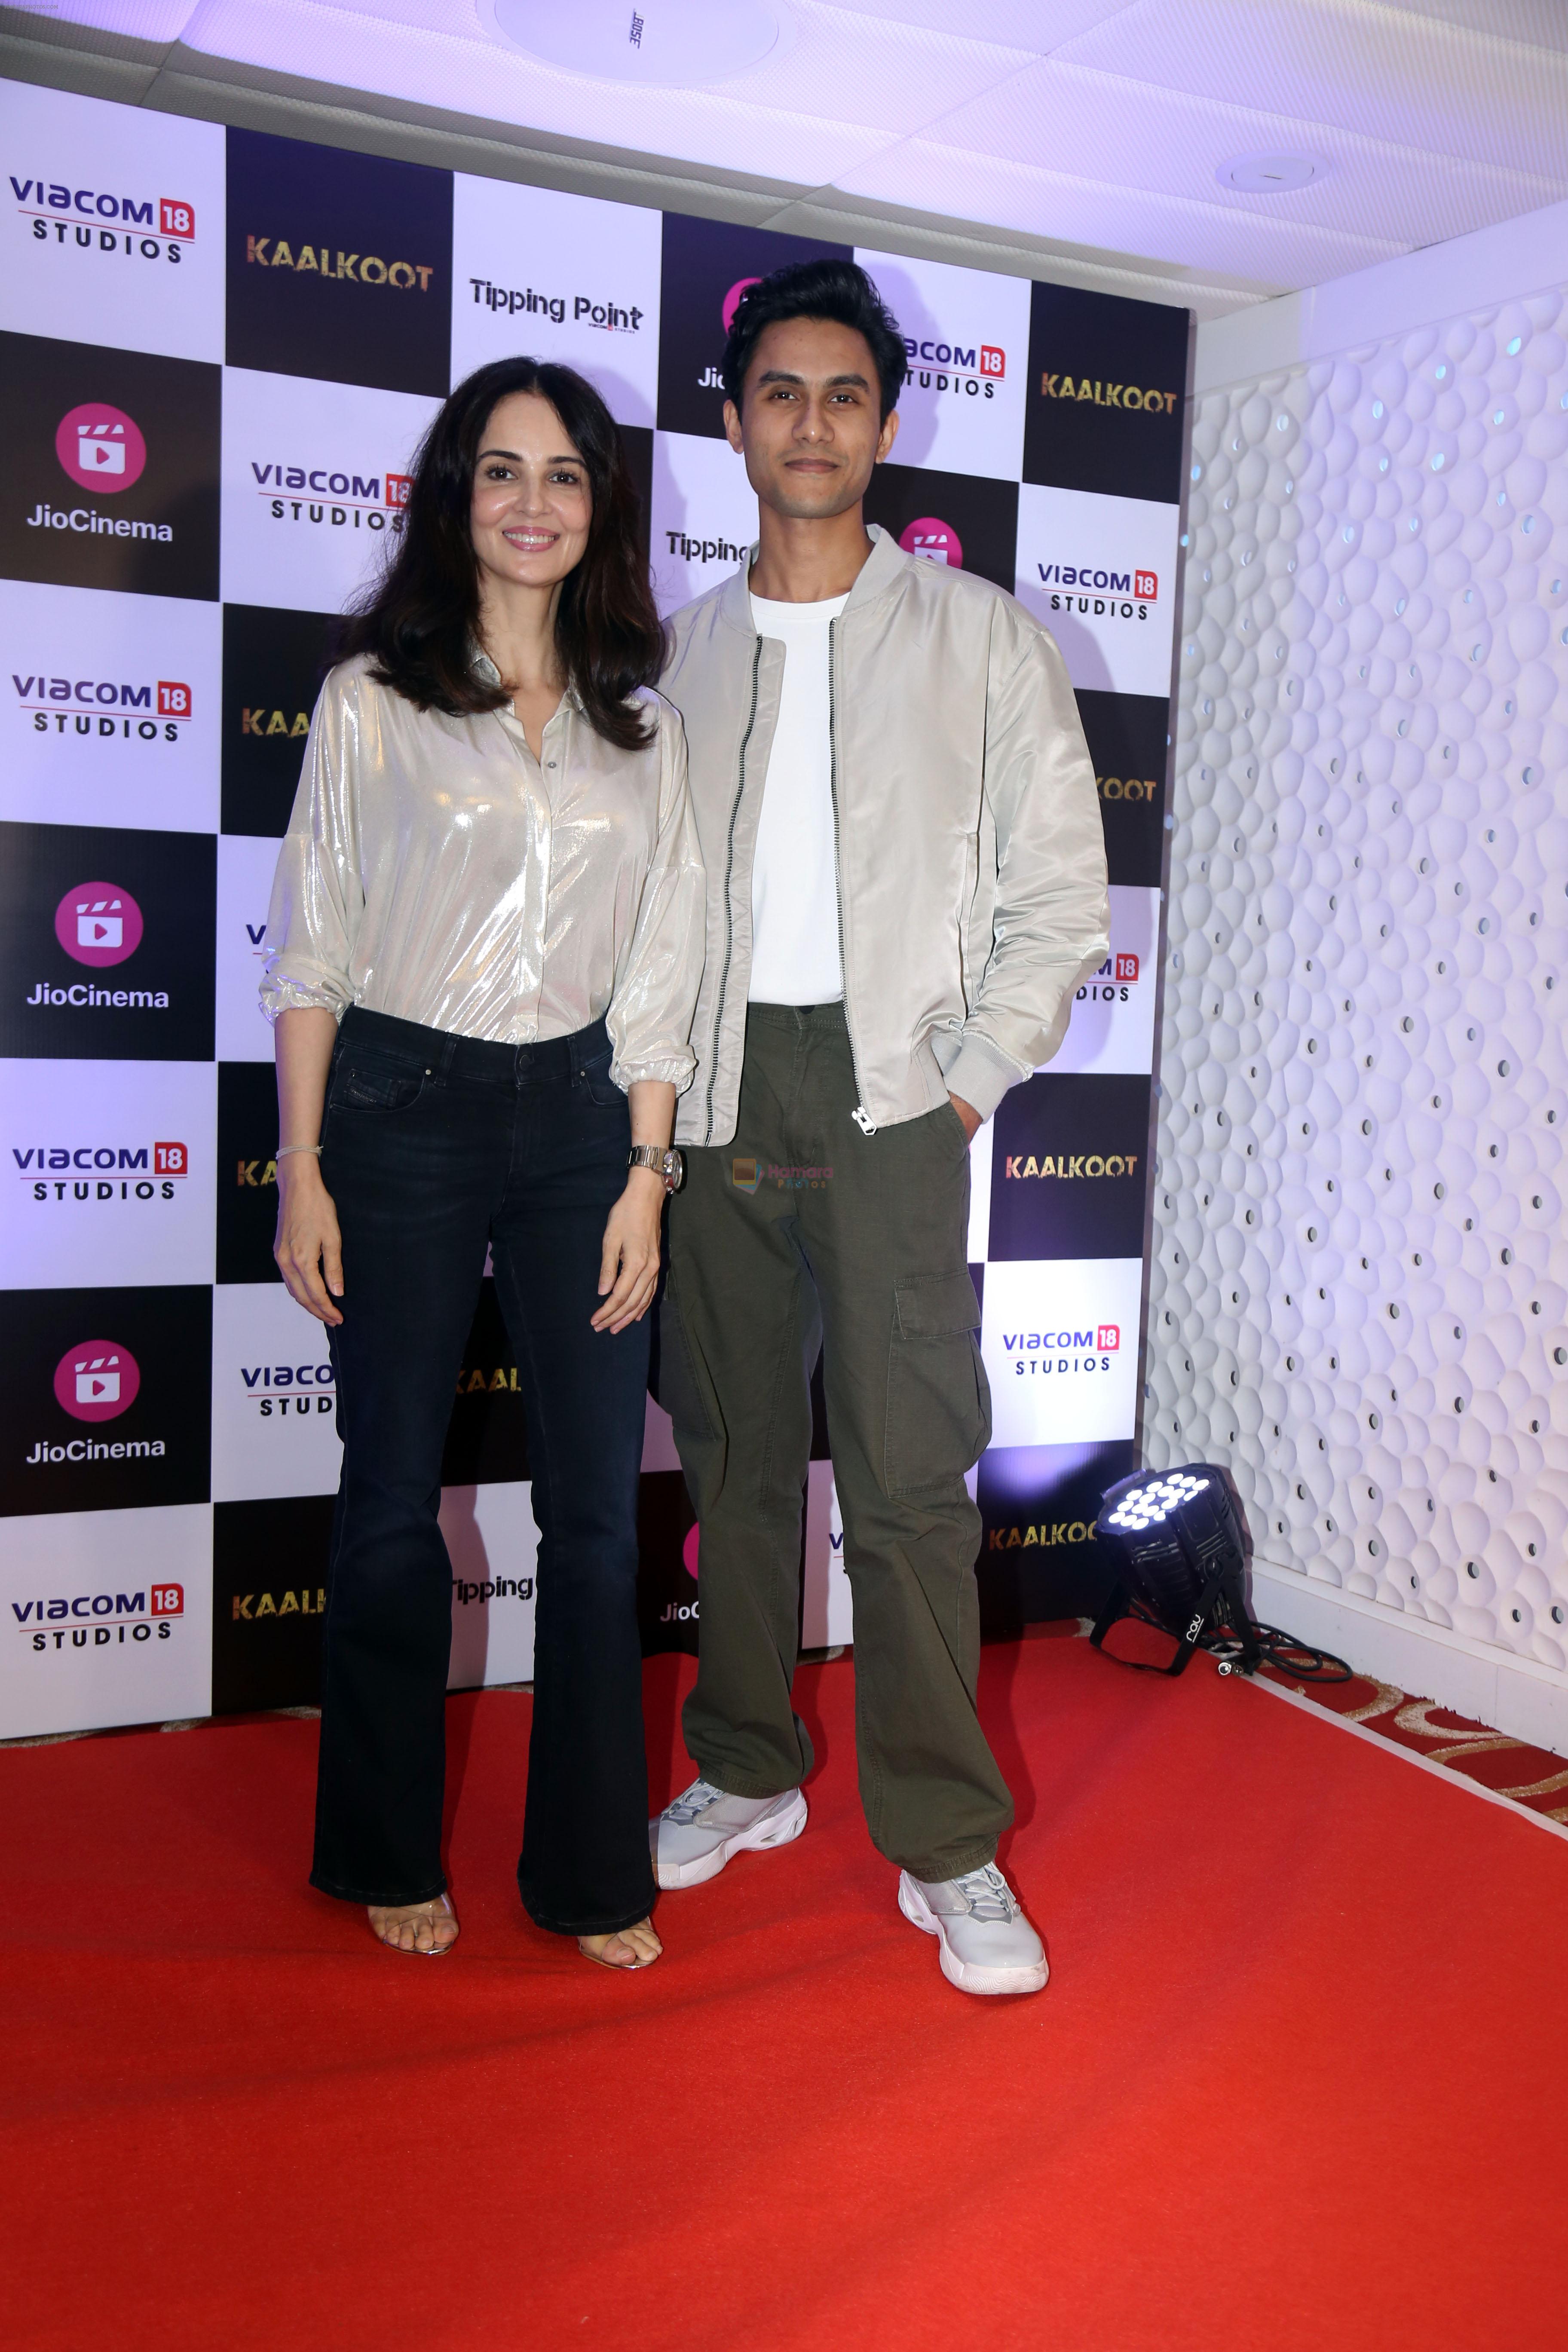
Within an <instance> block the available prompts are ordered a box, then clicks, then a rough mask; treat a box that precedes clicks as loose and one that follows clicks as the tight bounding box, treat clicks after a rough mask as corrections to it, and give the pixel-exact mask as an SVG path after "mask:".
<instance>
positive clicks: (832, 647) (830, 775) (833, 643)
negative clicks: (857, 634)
mask: <svg viewBox="0 0 1568 2352" xmlns="http://www.w3.org/2000/svg"><path fill="white" fill-rule="evenodd" d="M837 635H838V624H837V621H829V623H828V624H827V791H828V797H829V798H830V800H831V801H832V803H833V899H834V905H835V908H836V909H837V915H838V974H839V978H840V979H841V980H842V981H843V982H844V1027H845V1030H846V1033H847V1035H848V1039H849V1067H850V1070H851V1071H852V1072H853V1074H854V1078H855V1092H856V1093H857V1095H858V1093H859V1091H860V1069H859V1065H858V1061H857V1060H856V1055H855V1029H854V1024H852V1022H851V1021H850V1018H849V965H848V962H847V959H846V957H845V953H844V873H843V868H842V866H841V865H840V862H839V855H838V699H837ZM849 1116H850V1118H852V1119H853V1120H854V1122H855V1124H856V1126H857V1127H858V1129H859V1130H860V1132H861V1134H862V1135H875V1134H876V1132H877V1122H876V1120H875V1119H874V1118H872V1116H871V1114H870V1112H869V1111H868V1109H867V1108H866V1106H865V1104H864V1103H863V1102H857V1104H856V1106H855V1108H854V1109H853V1110H852V1111H851V1112H850V1114H849Z"/></svg>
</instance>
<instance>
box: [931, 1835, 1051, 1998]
mask: <svg viewBox="0 0 1568 2352" xmlns="http://www.w3.org/2000/svg"><path fill="white" fill-rule="evenodd" d="M899 1908H900V1911H901V1912H902V1913H903V1915H904V1916H905V1918H906V1919H909V1920H911V1921H912V1922H913V1924H914V1925H915V1926H916V1927H922V1928H923V1929H924V1930H925V1932H926V1934H927V1935H928V1936H934V1937H936V1938H937V1941H938V1943H939V1944H940V1946H941V1948H942V1949H941V1959H942V1975H943V1976H944V1977H945V1978H946V1979H947V1980H948V1982H949V1984H955V1985H956V1986H957V1987H958V1989H959V1990H960V1992H1038V1991H1040V1990H1041V1989H1042V1988H1043V1986H1044V1984H1045V1981H1046V1979H1047V1977H1048V1976H1049V1974H1050V1970H1049V1969H1048V1968H1047V1965H1046V1948H1045V1946H1044V1945H1043V1944H1042V1943H1041V1941H1040V1939H1039V1937H1038V1936H1037V1935H1036V1933H1035V1931H1034V1929H1033V1928H1032V1927H1030V1925H1029V1923H1028V1921H1027V1920H1026V1918H1025V1916H1024V1914H1023V1912H1022V1911H1021V1910H1020V1908H1019V1906H1018V1898H1017V1896H1016V1895H1015V1894H1014V1892H1013V1890H1012V1888H1011V1887H1010V1886H1009V1885H1008V1884H1007V1882H1006V1880H1005V1878H1004V1877H1003V1875H1002V1874H1001V1872H1000V1871H999V1870H998V1869H997V1867H996V1864H994V1862H988V1863H987V1864H985V1867H984V1869H983V1870H966V1871H965V1872H964V1874H963V1877H962V1878H943V1879H939V1880H937V1881H936V1882H935V1883H934V1884H928V1883H927V1881H926V1880H924V1879H921V1878H911V1877H910V1874H909V1872H908V1871H907V1870H901V1871H900V1873H899Z"/></svg>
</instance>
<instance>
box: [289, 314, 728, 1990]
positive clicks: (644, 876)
mask: <svg viewBox="0 0 1568 2352" xmlns="http://www.w3.org/2000/svg"><path fill="white" fill-rule="evenodd" d="M636 521H637V493H636V490H635V488H633V485H632V482H631V478H630V476H629V474H628V473H627V470H626V462H625V459H624V457H623V456H622V453H621V446H620V440H619V436H618V435H617V434H616V427H615V425H614V423H613V421H612V419H611V417H610V415H609V412H608V410H607V409H606V408H605V404H604V403H603V401H602V400H601V399H600V398H599V396H598V394H596V393H595V391H594V390H593V388H592V386H591V385H589V384H587V383H584V380H583V378H582V377H581V376H579V375H576V374H574V373H573V372H572V370H571V369H569V368H564V367H556V366H552V365H542V364H535V362H532V361H531V360H509V361H500V362H497V363H496V364H494V365H493V366H490V367H486V368H481V369H480V370H479V372H478V373H477V374H475V375H472V376H470V377H469V378H468V382H467V383H464V384H461V385H460V386H459V387H458V390H457V391H456V392H455V393H453V394H452V396H451V398H450V399H449V400H448V401H447V404H446V405H445V407H444V408H443V409H442V410H441V412H440V414H439V415H438V416H437V418H436V421H435V423H434V424H433V425H432V426H431V427H430V430H429V433H428V434H427V436H426V440H425V443H424V446H423V447H422V448H421V450H420V453H419V456H418V457H417V459H416V467H415V473H414V479H413V487H412V490H411V492H410V496H409V501H408V506H407V509H406V513H405V530H404V533H403V536H402V540H401V543H400V545H399V547H398V550H397V551H396V554H395V560H394V561H393V562H392V563H391V566H390V569H389V571H388V572H387V574H386V576H385V579H384V583H383V584H382V585H381V587H380V588H379V590H378V591H377V592H375V593H374V595H373V597H372V598H371V600H370V601H369V602H367V604H365V605H364V607H363V609H362V611H361V612H360V613H359V614H358V615H357V616H356V617H355V618H354V619H353V621H352V622H351V623H350V625H349V628H348V635H347V640H346V650H347V653H348V656H349V657H348V658H347V659H346V660H344V661H343V662H342V664H341V666H340V667H338V668H336V669H334V670H333V671H332V673H331V676H330V677H329V678H328V679H327V682H326V685H325V687H324V688H322V692H321V700H320V702H319V703H318V705H317V708H316V713H315V718H314V720H313V722H312V725H311V729H310V743H309V746H308V747H307V750H306V754H305V767H304V773H303V775H302V777H301V780H300V792H299V796H298V798H297V800H296V802H295V804H294V814H293V817H292V820H291V823H290V826H289V834H288V836H287V838H286V839H285V841H284V844H283V851H282V856H281V857H280V858H279V866H278V877H277V881H276V883H275V884H274V887H273V894H272V906H271V912H270V918H269V920H268V950H269V952H268V961H267V968H266V977H265V979H264V981H263V983H262V991H261V993H262V1000H263V1004H264V1006H265V1009H266V1010H267V1012H268V1014H269V1015H270V1017H271V1018H272V1020H273V1021H274V1022H275V1024H276V1036H277V1047H278V1097H279V1122H280V1127H281V1134H280V1138H279V1157H278V1174H279V1215H278V1242H277V1251H276V1255H277V1258H278V1264H279V1267H280V1269H281V1271H282V1275H283V1279H284V1281H285V1282H286V1283H287V1284H288V1286H289V1290H290V1291H291V1293H292V1294H293V1296H294V1297H296V1298H297V1299H298V1300H299V1302H300V1305H301V1306H302V1307H307V1308H309V1310H310V1313H311V1314H312V1315H315V1316H317V1317H319V1318H320V1319H321V1321H322V1322H323V1323H325V1324H327V1325H328V1326H330V1327H331V1354H332V1362H333V1367H334V1371H335V1376H336V1380H337V1391H338V1425H339V1428H340V1430H341V1432H342V1439H343V1465H342V1482H341V1484H340V1486H339V1489H338V1506H337V1513H336V1517H335V1520H334V1525H333V1533H332V1556H331V1578H330V1583H329V1588H328V1599H327V1610H326V1618H325V1622H324V1625H323V1629H322V1632H323V1656H322V1674H321V1763H320V1769H319V1780H318V1790H317V1810H316V1850H315V1863H314V1867H313V1869H312V1871H311V1874H310V1875H311V1883H312V1884H313V1885H316V1886H319V1887H321V1888H322V1889H323V1890H324V1891H325V1892H326V1893H328V1894H329V1895H340V1896H342V1898H343V1899H344V1900H346V1901H350V1902H355V1903H363V1904H364V1905H365V1906H367V1907H368V1910H369V1913H370V1920H371V1926H372V1927H373V1929H374V1932H375V1934H376V1935H377V1936H378V1937H380V1938H381V1939H382V1941H383V1942H384V1943H385V1944H388V1945H390V1946H391V1947H392V1948H394V1949H395V1950H397V1951H403V1952H426V1953H438V1952H444V1951H447V1950H448V1949H449V1948H450V1947H451V1945H452V1943H453V1942H454V1941H455V1939H456V1937H457V1934H458V1923H457V1920H456V1918H455V1916H453V1913H452V1906H451V1904H450V1901H449V1900H448V1898H447V1890H446V1881H445V1878H444V1876H443V1874H442V1869H441V1863H440V1853H439V1844H440V1833H441V1813H442V1795H443V1780H444V1774H445V1760H446V1759H445V1742H444V1722H445V1715H444V1702H445V1696H446V1684H447V1653H448V1644H449V1641H450V1633H451V1567H450V1563H449V1561H448V1559H447V1550H446V1546H445V1544H444V1543H443V1541H442V1538H441V1532H440V1529H439V1528H438V1526H437V1516H436V1515H437V1505H438V1502H439V1499H440V1478H441V1454H442V1447H443V1444H444V1442H445V1438H446V1433H447V1420H448V1418H449V1415H450V1412H451V1402H452V1397H453V1393H454V1391H455V1388H456V1384H457V1376H458V1367H459V1365H460V1362H461V1360H462V1350H463V1346H464V1343H465V1340H466V1339H467V1337H468V1327H469V1324H470V1321H471V1319H472V1316H473V1312H474V1306H475V1301H476V1298H477V1297H478V1293H479V1282H480V1277H481V1276H482V1275H483V1273H484V1267H485V1254H486V1250H487V1247H488V1248H489V1251H490V1253H491V1255H492V1257H493V1261H494V1269H495V1278H496V1288H497V1294H498V1297H499V1299H500V1306H501V1308H502V1311H503V1313H504V1315H505V1318H506V1323H507V1329H508V1332H509V1335H510V1339H511V1343H512V1346H513V1349H515V1351H516V1356H517V1367H518V1381H519V1386H520V1389H521V1394H522V1397H523V1402H524V1410H525V1413H526V1418H527V1426H528V1439H529V1449H530V1459H531V1469H532V1479H533V1510H534V1517H535V1518H536V1520H537V1521H538V1524H539V1530H540V1545H539V1567H538V1583H537V1592H538V1600H537V1609H536V1617H535V1634H534V1643H535V1648H534V1697H533V1731H532V1740H531V1747H530V1750H529V1780H528V1803H527V1811H526V1818H525V1822H524V1828H523V1841H522V1858H521V1863H520V1864H519V1867H518V1879H519V1885H520V1887H521V1894H522V1899H523V1903H524V1905H525V1906H526V1907H527V1909H528V1911H529V1913H530V1916H531V1917H532V1918H533V1919H534V1920H535V1921H536V1922H537V1924H538V1925H539V1926H540V1927H546V1928H550V1929H553V1930H554V1931H555V1932H557V1933H559V1934H562V1935H568V1936H574V1937H576V1938H577V1940H578V1943H579V1944H580V1946H581V1948H582V1949H583V1950H584V1953H585V1954H587V1956H588V1957H589V1958H593V1959H596V1960H601V1961H603V1962H605V1963H606V1964H607V1965H609V1966H611V1967H615V1968H638V1967H645V1966H647V1964H648V1963H649V1962H650V1961H652V1960H654V1959H656V1958H658V1953H659V1951H660V1948H661V1947H660V1944H659V1940H658V1937H657V1935H656V1934H655V1933H654V1931H653V1928H652V1927H651V1926H650V1925H649V1921H648V1916H647V1915H648V1911H649V1907H650V1905H651V1902H652V1896H653V1878H652V1874H651V1869H650V1864H649V1859H648V1839H647V1773H646V1768H645V1764H644V1751H643V1732H642V1681H641V1663H640V1654H639V1644H638V1639H637V1611H636V1590H635V1588H636V1575H637V1477H638V1472H639V1468H640V1464H641V1454H642V1432H643V1399H644V1391H645V1388H646V1383H647V1354H648V1330H649V1327H648V1325H647V1322H646V1321H645V1319H644V1318H645V1317H646V1316H647V1308H648V1306H649V1304H650V1302H651V1300H652V1298H653V1295H654V1286H655V1284H656V1282H657V1279H658V1254H659V1223H660V1214H661V1212H662V1209H663V1206H664V1201H665V1195H666V1191H667V1187H668V1186H670V1185H672V1184H673V1183H674V1182H675V1181H679V1159H678V1157H677V1156H676V1155H674V1154H673V1153H671V1152H670V1150H669V1149H668V1147H669V1139H670V1131H671V1126H672V1123H673V1119H674V1115H675V1097H676V1093H677V1090H678V1089H679V1087H683V1086H686V1085H687V1084H689V1080H690V1076H691V1070H692V1055H691V1053H690V1050H689V1046H688V1044H687V1037H688V1033H689V1029H690V1025H691V1015H692V1009H693V1006H694V1004H695V1003H696V996H697V985H698V981H699V979H700V972H701V964H702V921H703V906H702V902H703V883H702V871H701V865H700V858H699V854H698V849H697V840H696V833H695V830H694V827H693V824H692V820H691V815H690V811H689V805H688V801H687V791H686V750H685V740H684V738H683V736H682V734H681V731H680V721H679V719H678V717H677V716H676V714H675V713H674V711H673V710H671V709H669V707H668V705H667V704H665V703H663V702H661V701H660V700H659V698H658V696H657V695H656V694H654V693H653V692H652V691H651V690H650V689H651V687H652V682H653V680H654V679H655V677H657V676H658V670H659V667H660V663H661V660H662V656H663V638H662V633H661V631H660V627H659V624H658V618H657V615H656V614H655V611H654V607H653V603H652V599H651V596H650V593H649V590H648V583H647V565H646V563H645V562H644V561H643V560H642V558H641V556H640V555H639V553H638V549H637V533H636Z"/></svg>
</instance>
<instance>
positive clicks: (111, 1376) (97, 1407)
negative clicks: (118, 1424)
mask: <svg viewBox="0 0 1568 2352" xmlns="http://www.w3.org/2000/svg"><path fill="white" fill-rule="evenodd" d="M141 1386H142V1371H141V1367H140V1366H139V1365H138V1363H137V1361H136V1359H135V1357H134V1356H133V1355H132V1352H131V1350H130V1349H129V1348H124V1347H121V1344H120V1342H119V1340H118V1339H83V1340H82V1341H81V1342H80V1344H79V1346H77V1347H75V1348H68V1349H66V1351H65V1354H64V1355H63V1356H62V1357H61V1358H60V1360H59V1362H58V1364H57V1365H56V1366H55V1402H56V1403H57V1404H58V1406H59V1407H60V1409H61V1411H62V1412H68V1413H69V1415H70V1417H71V1419H72V1420H73V1421H116V1420H118V1419H119V1417H120V1415H121V1413H122V1412H129V1411H130V1409H131V1407H132V1405H133V1404H134V1403H135V1402H136V1398H137V1394H138V1392H139V1391H140V1389H141Z"/></svg>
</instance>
